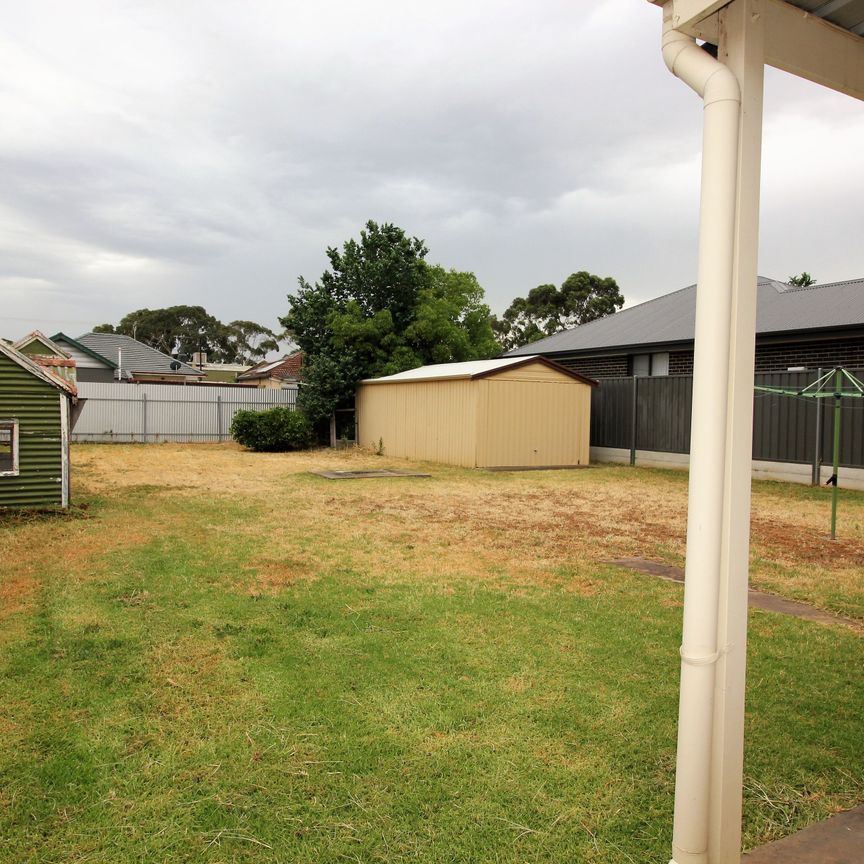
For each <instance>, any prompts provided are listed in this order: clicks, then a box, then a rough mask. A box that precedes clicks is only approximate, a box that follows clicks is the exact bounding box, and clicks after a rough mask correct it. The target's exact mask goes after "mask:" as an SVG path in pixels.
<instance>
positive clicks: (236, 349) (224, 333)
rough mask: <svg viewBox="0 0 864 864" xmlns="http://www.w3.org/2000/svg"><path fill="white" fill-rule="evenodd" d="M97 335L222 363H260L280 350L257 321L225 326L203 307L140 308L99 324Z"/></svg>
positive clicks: (236, 322)
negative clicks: (112, 335) (128, 339)
mask: <svg viewBox="0 0 864 864" xmlns="http://www.w3.org/2000/svg"><path fill="white" fill-rule="evenodd" d="M93 332H94V333H121V334H123V335H125V336H131V337H132V338H133V339H137V340H138V341H139V342H143V343H144V344H145V345H149V346H150V347H151V348H156V349H157V350H158V351H163V352H164V353H165V354H170V355H171V356H188V357H191V356H192V354H194V353H195V352H196V351H202V352H204V353H205V354H207V357H208V359H210V360H213V361H215V362H223V363H249V364H251V363H257V362H258V361H259V360H261V359H263V358H264V357H266V356H267V354H268V353H270V352H271V351H276V350H278V348H279V339H278V337H277V335H276V334H275V333H274V332H273V331H272V330H270V329H269V328H268V327H264V326H263V325H262V324H257V323H256V322H254V321H232V322H231V323H230V324H223V323H222V322H221V321H219V320H218V319H217V318H215V317H214V316H212V315H210V314H208V312H207V310H206V309H204V307H203V306H169V307H167V308H164V309H137V310H136V311H135V312H130V313H129V314H128V315H124V316H123V317H122V318H121V319H120V322H119V323H118V324H117V325H114V324H99V325H98V326H96V327H94V328H93Z"/></svg>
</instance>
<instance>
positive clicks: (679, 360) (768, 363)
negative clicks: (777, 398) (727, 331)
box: [550, 336, 864, 378]
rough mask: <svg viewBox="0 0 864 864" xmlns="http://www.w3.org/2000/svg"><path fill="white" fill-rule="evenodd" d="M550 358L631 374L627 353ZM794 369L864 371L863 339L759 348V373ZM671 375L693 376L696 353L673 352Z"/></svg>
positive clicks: (585, 370) (594, 373)
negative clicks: (607, 355) (797, 367)
mask: <svg viewBox="0 0 864 864" xmlns="http://www.w3.org/2000/svg"><path fill="white" fill-rule="evenodd" d="M655 350H656V349H655ZM634 353H635V352H634ZM550 359H553V360H555V362H556V363H560V364H561V365H562V366H566V367H567V368H568V369H572V370H573V371H574V372H578V373H579V374H580V375H587V376H588V377H589V378H621V377H624V376H626V375H631V374H632V366H631V365H630V355H628V354H616V355H614V356H611V357H587V356H586V357H583V356H580V355H578V354H576V355H571V356H569V357H567V356H562V357H552V358H550ZM794 366H804V367H806V368H807V369H818V368H820V367H821V368H822V369H830V368H833V367H834V366H847V367H848V368H850V369H864V336H860V337H858V338H852V339H836V340H831V339H825V340H820V341H809V342H786V343H776V344H771V343H768V344H767V345H766V344H762V345H759V344H757V345H756V371H757V372H785V371H786V370H787V369H789V368H790V367H794ZM669 374H670V375H692V374H693V351H692V350H690V351H670V352H669Z"/></svg>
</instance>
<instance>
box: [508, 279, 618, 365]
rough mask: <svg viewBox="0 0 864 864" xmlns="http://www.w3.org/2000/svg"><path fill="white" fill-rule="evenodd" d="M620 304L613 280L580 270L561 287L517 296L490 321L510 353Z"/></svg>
mask: <svg viewBox="0 0 864 864" xmlns="http://www.w3.org/2000/svg"><path fill="white" fill-rule="evenodd" d="M623 305H624V297H623V295H622V294H621V289H620V288H619V287H618V283H617V282H616V281H615V280H614V279H613V278H611V277H609V276H607V277H601V276H595V275H594V274H593V273H586V272H585V271H584V270H580V271H579V272H578V273H571V274H570V276H568V277H567V278H566V279H565V280H564V282H563V284H562V285H561V287H560V288H556V287H555V286H554V285H549V284H546V285H538V286H537V287H536V288H532V289H531V290H530V291H529V292H528V296H527V297H517V298H516V299H515V300H514V301H513V302H512V303H511V304H510V306H509V307H508V308H507V310H506V311H505V312H504V314H503V316H502V317H501V318H495V319H493V321H492V327H493V329H494V331H495V335H496V336H497V338H498V341H499V342H500V344H501V345H502V347H504V348H505V349H507V350H510V349H512V348H518V347H519V346H521V345H527V344H529V343H531V342H536V341H537V340H538V339H544V338H545V337H546V336H552V335H553V334H554V333H559V332H560V331H561V330H567V329H569V328H571V327H576V326H578V325H579V324H587V323H588V322H589V321H594V320H595V319H597V318H603V317H604V316H606V315H612V314H613V313H615V312H617V311H618V310H619V309H620V308H621V307H622V306H623Z"/></svg>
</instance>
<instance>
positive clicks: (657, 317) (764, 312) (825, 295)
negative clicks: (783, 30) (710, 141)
mask: <svg viewBox="0 0 864 864" xmlns="http://www.w3.org/2000/svg"><path fill="white" fill-rule="evenodd" d="M758 292H759V295H758V307H757V313H756V333H757V335H766V336H767V335H769V334H773V335H777V334H782V333H806V331H818V330H825V329H833V328H838V327H852V326H856V325H858V326H864V278H862V279H851V280H849V281H847V282H827V283H825V284H824V285H818V284H817V285H811V286H810V287H809V288H795V287H793V286H791V285H787V284H786V283H784V282H778V281H777V280H775V279H766V278H764V277H762V276H760V277H759V280H758ZM695 318H696V286H695V285H690V286H689V287H687V288H682V289H681V290H680V291H673V292H672V293H671V294H664V295H663V296H662V297H657V298H656V299H654V300H648V301H647V302H646V303H640V304H639V305H638V306H631V307H630V308H628V309H622V310H621V311H620V312H616V313H615V314H614V315H609V316H608V317H606V318H599V319H597V320H596V321H591V322H589V323H588V324H583V325H582V326H581V327H574V328H573V329H572V330H564V331H562V332H561V333H556V334H555V335H554V336H549V337H547V338H546V339H541V340H540V341H538V342H532V343H530V344H529V345H523V346H522V347H521V348H515V349H514V350H513V351H510V352H509V353H508V354H507V356H508V357H511V356H512V357H518V356H522V355H526V354H557V353H559V352H569V351H574V352H575V351H600V350H609V349H610V348H619V347H620V348H629V347H639V346H647V345H660V344H666V343H674V342H690V341H692V340H693V331H694V322H695Z"/></svg>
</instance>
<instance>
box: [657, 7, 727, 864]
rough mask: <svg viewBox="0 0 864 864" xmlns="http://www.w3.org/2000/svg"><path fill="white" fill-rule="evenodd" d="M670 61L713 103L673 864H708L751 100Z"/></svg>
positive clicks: (683, 41)
mask: <svg viewBox="0 0 864 864" xmlns="http://www.w3.org/2000/svg"><path fill="white" fill-rule="evenodd" d="M662 50H663V59H664V60H665V62H666V65H667V66H668V67H669V70H670V71H671V72H672V74H673V75H675V76H676V77H678V78H680V79H681V80H682V81H683V82H684V83H685V84H687V85H688V86H689V87H691V88H692V89H693V90H695V91H696V92H697V93H698V94H699V95H700V96H701V97H702V101H703V103H704V109H705V110H704V127H703V143H702V194H701V203H700V212H699V263H698V275H697V280H696V286H697V287H696V326H695V342H694V358H693V414H692V421H691V442H692V444H691V451H690V488H689V503H688V520H687V558H686V568H685V581H684V585H685V589H684V628H683V637H682V644H681V694H680V703H679V714H678V751H677V768H676V776H675V819H674V826H673V835H672V854H673V858H672V862H670V864H707V862H708V840H709V803H710V788H711V748H712V739H713V734H714V730H713V715H714V686H715V675H716V664H717V660H718V658H719V657H720V654H721V652H722V650H723V646H720V645H718V644H717V640H718V613H719V594H720V558H721V533H722V531H721V529H722V524H723V488H724V465H725V451H726V440H725V439H726V413H727V407H726V406H727V396H728V385H729V372H728V364H729V345H730V331H731V298H732V289H733V267H734V259H735V216H736V195H737V193H736V184H737V177H738V148H739V143H738V138H739V115H740V106H741V91H740V87H739V86H738V81H737V79H736V78H735V75H734V74H733V73H732V72H731V70H730V69H729V68H728V67H726V66H725V65H724V64H722V63H720V62H719V61H718V60H716V59H715V58H714V57H712V56H711V55H710V54H708V52H707V51H705V50H703V49H702V48H700V47H699V46H698V45H697V44H696V42H695V40H693V39H691V38H690V37H689V36H686V35H685V34H683V33H680V32H678V31H676V30H675V29H673V26H672V3H667V4H666V5H665V6H664V7H663V49H662Z"/></svg>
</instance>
